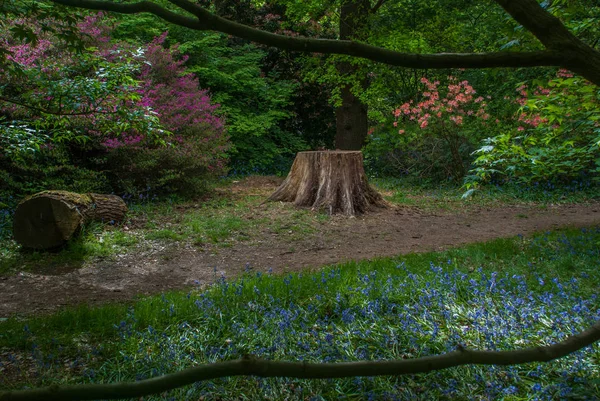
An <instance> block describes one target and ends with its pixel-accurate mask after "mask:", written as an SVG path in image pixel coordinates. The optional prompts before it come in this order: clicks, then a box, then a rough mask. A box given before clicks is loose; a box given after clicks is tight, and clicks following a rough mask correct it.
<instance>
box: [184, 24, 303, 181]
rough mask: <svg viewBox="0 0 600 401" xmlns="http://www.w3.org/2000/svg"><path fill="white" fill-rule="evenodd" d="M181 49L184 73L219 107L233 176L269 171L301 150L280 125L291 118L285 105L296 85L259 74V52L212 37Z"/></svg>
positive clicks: (299, 143) (261, 53) (261, 56)
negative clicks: (229, 146) (191, 74)
mask: <svg viewBox="0 0 600 401" xmlns="http://www.w3.org/2000/svg"><path fill="white" fill-rule="evenodd" d="M181 50H182V51H183V52H185V53H186V54H189V55H190V59H189V60H188V64H189V65H190V71H191V72H194V73H195V74H196V75H197V76H198V79H199V81H200V83H201V84H202V85H203V86H204V87H208V88H210V90H211V92H212V94H213V96H212V98H213V100H214V101H216V102H217V103H219V104H220V105H221V109H220V112H221V113H222V114H223V115H224V116H225V117H226V121H227V127H228V132H229V134H230V136H231V142H232V144H233V147H232V149H231V150H230V151H229V153H230V155H231V166H232V170H233V171H234V172H251V171H257V170H258V171H265V170H269V169H270V168H272V166H274V165H277V164H280V163H282V162H284V161H285V160H290V159H291V157H292V156H293V155H294V154H295V153H296V152H298V151H299V150H304V149H306V143H305V142H304V141H303V140H302V139H301V138H300V137H299V136H298V135H297V134H296V133H294V132H291V131H289V130H286V129H284V128H283V125H282V123H283V122H284V121H286V120H287V119H290V118H292V117H293V115H294V113H293V111H292V108H291V107H290V106H291V105H292V103H291V97H292V95H293V93H294V90H295V89H297V85H296V84H295V83H293V82H292V81H289V80H281V79H277V77H276V76H269V75H266V76H265V75H264V73H263V72H262V71H261V68H260V66H261V62H262V60H263V59H264V58H265V56H266V53H265V52H264V51H262V50H260V49H258V48H257V47H256V46H254V45H250V44H237V43H230V41H229V40H228V39H227V38H226V37H225V36H223V35H220V34H212V33H211V34H208V33H207V34H203V35H202V36H200V37H199V38H198V35H197V36H196V39H195V40H191V41H187V42H185V43H183V44H182V45H181Z"/></svg>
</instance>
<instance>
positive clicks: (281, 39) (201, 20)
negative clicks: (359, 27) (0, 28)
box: [52, 0, 567, 69]
mask: <svg viewBox="0 0 600 401" xmlns="http://www.w3.org/2000/svg"><path fill="white" fill-rule="evenodd" d="M52 1H53V2H55V3H58V4H62V5H66V6H72V7H80V8H86V9H92V10H104V11H113V12H118V13H123V14H136V13H144V12H148V13H152V14H154V15H156V16H158V17H160V18H162V19H164V20H165V21H168V22H171V23H173V24H177V25H180V26H184V27H187V28H190V29H194V30H214V31H218V32H223V33H226V34H229V35H233V36H237V37H241V38H244V39H247V40H250V41H253V42H257V43H261V44H263V45H267V46H273V47H277V48H280V49H285V50H289V51H299V52H309V53H326V54H341V55H348V56H354V57H361V58H366V59H369V60H373V61H377V62H382V63H386V64H390V65H396V66H400V67H408V68H418V69H429V68H491V67H534V66H559V65H564V63H565V62H566V61H567V60H566V59H565V55H564V53H562V52H559V51H554V50H546V51H537V52H495V53H440V54H412V53H402V52H396V51H392V50H388V49H384V48H380V47H376V46H371V45H367V44H363V43H358V42H352V41H347V40H332V39H309V38H305V37H288V36H284V35H278V34H274V33H270V32H265V31H262V30H260V29H256V28H252V27H249V26H246V25H243V24H239V23H237V22H233V21H229V20H227V19H225V18H222V17H219V16H217V15H214V14H211V13H210V12H209V11H207V10H206V9H204V8H202V7H200V6H198V5H196V4H194V3H191V2H189V1H187V0H170V2H171V3H173V4H175V5H177V6H178V7H180V8H181V9H183V10H185V11H187V12H189V13H191V14H193V15H194V16H195V17H196V18H192V17H187V16H184V15H181V14H177V13H174V12H172V11H169V10H167V9H165V8H163V7H160V6H159V5H157V4H156V3H153V2H150V1H141V2H136V3H115V2H112V1H103V0H52Z"/></svg>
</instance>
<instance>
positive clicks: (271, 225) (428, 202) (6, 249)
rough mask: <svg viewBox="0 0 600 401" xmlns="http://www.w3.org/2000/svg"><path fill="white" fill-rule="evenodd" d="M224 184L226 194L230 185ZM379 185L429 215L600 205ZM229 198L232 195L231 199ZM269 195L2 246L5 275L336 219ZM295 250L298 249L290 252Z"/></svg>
mask: <svg viewBox="0 0 600 401" xmlns="http://www.w3.org/2000/svg"><path fill="white" fill-rule="evenodd" d="M231 182H232V180H224V182H223V183H222V187H221V188H220V189H221V190H223V189H225V190H226V188H227V187H228V185H231ZM372 183H373V184H374V185H375V186H376V187H377V188H378V189H379V190H382V191H384V192H385V193H386V198H387V199H388V200H389V201H390V202H392V203H394V204H397V205H405V206H418V207H419V208H421V209H424V210H450V211H457V210H464V209H465V208H468V207H469V206H494V205H500V206H501V205H511V204H515V203H523V202H527V203H532V202H534V203H536V204H538V205H539V207H545V205H547V204H549V203H575V202H585V201H589V200H591V199H597V198H598V194H599V190H598V188H595V187H591V188H584V189H583V190H581V191H571V190H570V189H568V188H566V189H565V188H562V189H561V188H554V189H552V190H551V191H550V190H544V189H539V188H538V189H535V188H534V189H533V190H531V191H529V190H524V189H522V188H517V187H514V186H513V187H510V186H507V187H503V188H497V187H487V188H484V189H482V190H480V191H478V192H477V193H476V194H475V195H474V196H472V197H470V198H469V199H467V200H463V199H461V195H462V194H463V192H464V191H463V190H462V189H460V188H458V187H456V186H451V185H448V186H437V187H426V186H421V185H415V184H414V183H410V182H408V181H407V180H399V179H373V180H372ZM225 192H226V191H225ZM265 197H266V195H256V194H254V195H249V194H244V193H241V194H237V195H236V196H231V195H227V194H224V193H223V192H217V193H215V194H214V195H213V197H212V198H211V199H205V200H202V201H194V202H192V201H182V200H173V199H171V200H169V199H167V200H164V201H162V202H140V203H137V204H131V205H130V206H129V208H130V211H129V221H128V222H126V223H125V224H124V226H126V227H128V228H129V229H127V230H126V229H125V228H111V229H109V230H108V231H106V230H103V229H102V227H101V226H99V225H92V226H89V227H87V228H86V231H85V232H84V233H83V235H81V236H80V237H79V238H77V239H75V240H73V241H71V242H70V243H69V244H68V246H66V247H65V248H63V249H62V250H60V251H58V252H50V253H48V252H43V253H40V252H29V251H22V250H20V248H19V247H18V246H17V244H16V243H15V242H14V241H13V240H11V239H9V238H7V236H6V235H4V236H2V237H3V238H4V239H0V275H12V274H15V273H17V272H19V271H30V270H32V269H36V268H38V267H39V266H44V267H49V266H59V265H60V266H67V267H77V266H81V265H83V264H84V263H85V262H87V261H90V260H91V259H93V258H98V257H103V258H107V257H108V258H110V257H112V256H114V255H116V254H122V253H127V252H135V251H136V250H137V249H138V248H139V247H146V246H152V244H148V241H160V242H164V243H167V244H168V243H177V242H189V243H192V244H195V245H196V246H198V247H205V246H219V247H229V246H233V245H234V244H235V243H236V242H239V241H252V240H254V239H256V238H258V237H260V236H261V235H263V233H267V234H269V235H271V234H272V235H277V236H278V237H279V238H282V239H285V240H287V241H289V242H290V243H293V242H294V241H298V240H300V239H302V238H305V237H306V236H307V235H310V234H312V233H314V232H315V231H316V230H317V228H318V226H319V225H320V224H323V223H326V222H327V221H328V219H329V216H327V215H326V214H323V213H314V212H311V211H308V210H296V209H294V208H291V207H289V205H283V204H280V203H279V202H274V203H271V202H269V203H266V204H264V205H263V204H262V202H263V201H264V199H265ZM291 246H293V245H291Z"/></svg>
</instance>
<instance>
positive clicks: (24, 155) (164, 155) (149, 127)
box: [0, 13, 228, 195]
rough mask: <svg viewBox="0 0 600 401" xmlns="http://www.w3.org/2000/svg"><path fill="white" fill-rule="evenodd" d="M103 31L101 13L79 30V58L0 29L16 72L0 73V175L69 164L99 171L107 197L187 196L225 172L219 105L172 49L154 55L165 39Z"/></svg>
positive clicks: (46, 39)
mask: <svg viewBox="0 0 600 401" xmlns="http://www.w3.org/2000/svg"><path fill="white" fill-rule="evenodd" d="M31 24H33V23H31ZM111 24H112V23H111V21H110V20H107V19H106V18H105V17H104V16H103V15H102V14H101V13H99V14H97V15H93V16H89V17H86V18H84V19H83V20H81V21H80V22H79V24H78V29H79V31H80V34H81V35H82V37H83V40H84V41H86V43H87V44H88V45H89V46H92V45H93V46H95V47H93V48H88V50H86V52H84V53H82V54H74V53H71V52H69V51H67V50H66V49H65V48H64V46H62V45H60V43H59V42H58V41H57V40H56V38H53V37H52V36H51V35H49V34H47V33H45V32H42V31H39V32H38V34H39V37H38V41H37V43H36V44H31V43H21V42H20V41H18V40H15V39H14V37H12V36H11V35H10V34H9V31H8V28H7V27H4V28H6V29H0V42H1V43H0V45H2V46H3V47H4V48H7V49H9V51H10V52H11V53H10V54H9V56H8V61H9V62H11V63H13V64H14V65H17V66H19V69H20V70H21V73H20V74H19V75H14V73H13V72H12V70H10V71H9V70H4V71H0V78H3V79H4V81H5V82H7V83H8V84H7V85H3V86H0V94H1V95H2V97H3V98H4V100H2V101H0V113H1V114H0V115H2V116H3V117H4V119H3V120H0V159H2V160H0V164H1V165H2V166H0V168H3V169H4V168H6V169H9V170H13V171H17V170H18V168H17V166H16V164H17V163H25V164H30V165H31V164H32V163H33V164H36V165H40V166H41V165H42V164H44V163H46V164H48V166H47V167H48V168H51V167H52V164H53V163H57V164H59V163H60V164H63V163H68V164H71V165H73V166H77V168H79V169H80V170H82V169H83V170H85V169H88V170H90V171H95V170H97V171H102V174H105V175H106V177H110V184H111V189H110V190H112V191H115V192H129V193H138V192H141V191H153V192H154V193H160V192H163V193H165V192H167V193H172V192H179V193H181V194H184V195H194V194H196V193H198V192H199V191H200V190H201V189H202V188H204V187H205V185H204V183H205V181H206V180H207V179H209V178H211V177H215V176H218V175H221V174H223V172H224V171H225V166H226V156H225V152H226V150H227V147H228V137H227V134H226V129H225V126H224V122H223V120H222V119H221V118H219V117H217V116H216V114H215V111H216V109H217V108H218V107H219V105H217V104H213V103H212V102H211V101H210V96H209V94H208V92H207V91H206V90H203V89H200V88H199V87H198V81H197V79H196V78H195V77H194V76H193V75H191V74H188V73H186V71H185V67H184V62H185V57H182V56H181V55H180V54H179V52H178V51H177V48H176V47H173V48H171V49H165V48H164V47H163V43H164V40H165V37H166V34H165V35H163V36H161V37H160V38H157V39H156V40H154V41H153V42H152V43H150V44H149V45H147V46H133V45H131V44H126V43H115V42H114V41H112V40H111V38H110V32H111V29H112V25H111ZM33 26H34V27H35V25H33ZM33 29H35V28H33ZM36 32H37V31H36ZM57 152H58V153H57ZM54 154H60V155H61V156H60V158H57V157H54V156H52V155H54ZM42 160H43V161H44V163H41V161H42ZM4 165H8V167H4ZM44 168H45V167H44ZM23 171H24V170H23ZM84 176H85V174H84ZM89 176H90V177H91V176H94V174H89ZM23 180H24V181H26V180H27V177H23ZM65 181H68V180H65ZM96 181H102V180H96ZM55 189H59V188H55ZM65 189H69V188H68V187H67V188H65ZM103 190H106V189H103Z"/></svg>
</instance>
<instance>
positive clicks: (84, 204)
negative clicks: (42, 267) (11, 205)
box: [13, 191, 127, 250]
mask: <svg viewBox="0 0 600 401" xmlns="http://www.w3.org/2000/svg"><path fill="white" fill-rule="evenodd" d="M125 213H127V205H125V202H124V201H123V199H121V198H120V197H118V196H116V195H101V194H78V193H74V192H67V191H43V192H39V193H37V194H35V195H32V196H29V197H27V198H25V199H23V200H22V201H21V202H20V203H19V205H18V206H17V210H16V211H15V215H14V219H13V235H14V238H15V241H17V243H19V244H20V245H22V246H23V247H25V248H32V249H41V250H43V249H52V248H57V247H59V246H61V245H64V244H65V243H66V242H67V241H68V240H69V239H71V238H72V237H73V236H74V235H76V234H77V233H78V232H79V231H80V230H81V228H82V227H83V225H85V224H86V223H88V222H91V221H101V222H102V221H103V222H106V223H109V222H114V223H119V222H122V221H123V219H124V218H125Z"/></svg>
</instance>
